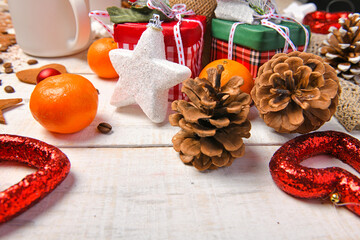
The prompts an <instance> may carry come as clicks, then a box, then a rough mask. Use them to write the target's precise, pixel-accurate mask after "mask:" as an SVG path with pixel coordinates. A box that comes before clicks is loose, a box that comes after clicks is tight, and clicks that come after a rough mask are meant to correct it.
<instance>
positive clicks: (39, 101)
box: [29, 73, 98, 133]
mask: <svg viewBox="0 0 360 240" xmlns="http://www.w3.org/2000/svg"><path fill="white" fill-rule="evenodd" d="M29 105H30V111H31V113H32V115H33V117H34V118H35V120H36V121H38V122H39V123H40V124H41V125H42V126H43V127H44V128H46V129H47V130H49V131H51V132H57V133H74V132H77V131H80V130H81V129H83V128H85V127H87V126H88V125H90V123H91V122H92V121H93V120H94V118H95V116H96V113H97V107H98V92H97V90H96V88H95V87H94V86H93V84H92V83H91V82H90V81H89V80H88V79H86V78H84V77H82V76H80V75H77V74H70V73H63V74H60V75H55V76H51V77H48V78H46V79H45V80H43V81H41V82H40V83H38V84H37V85H36V87H35V88H34V91H33V92H32V93H31V96H30V103H29Z"/></svg>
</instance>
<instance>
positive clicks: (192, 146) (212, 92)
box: [169, 66, 251, 171]
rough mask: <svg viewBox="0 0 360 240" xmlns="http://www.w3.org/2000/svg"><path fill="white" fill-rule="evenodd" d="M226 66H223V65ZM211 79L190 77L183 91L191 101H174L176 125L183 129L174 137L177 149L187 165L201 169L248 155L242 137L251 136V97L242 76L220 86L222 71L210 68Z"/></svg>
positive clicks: (224, 163) (171, 119) (228, 162)
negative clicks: (244, 90)
mask: <svg viewBox="0 0 360 240" xmlns="http://www.w3.org/2000/svg"><path fill="white" fill-rule="evenodd" d="M221 67H222V66H221ZM207 73H208V79H200V78H195V79H192V78H189V79H187V80H185V81H184V82H183V86H182V89H181V90H182V92H184V93H185V94H186V95H187V96H188V97H189V100H190V102H187V101H184V100H177V101H174V102H173V103H172V105H171V107H172V110H174V111H176V112H177V113H174V114H172V115H170V116H169V121H170V123H171V125H173V126H179V127H180V128H181V130H180V131H179V132H178V133H177V134H176V135H175V136H174V137H173V139H172V142H173V144H174V149H175V150H176V151H177V152H179V153H180V158H181V160H182V161H183V162H184V163H185V164H190V165H193V166H194V167H195V168H197V169H198V170H200V171H203V170H206V169H216V168H218V167H223V166H230V165H231V164H232V163H233V161H234V159H235V158H237V157H241V156H242V155H243V154H244V151H245V146H244V143H243V140H242V138H243V137H245V138H248V137H250V133H249V131H250V128H251V125H250V121H249V120H248V119H247V116H248V113H249V109H250V103H251V98H250V95H249V94H247V93H243V92H241V90H240V86H241V85H242V84H243V79H242V78H241V77H232V78H231V79H230V80H229V82H228V83H227V84H225V85H224V86H222V87H220V76H221V71H220V72H217V70H216V69H215V68H210V69H208V71H207Z"/></svg>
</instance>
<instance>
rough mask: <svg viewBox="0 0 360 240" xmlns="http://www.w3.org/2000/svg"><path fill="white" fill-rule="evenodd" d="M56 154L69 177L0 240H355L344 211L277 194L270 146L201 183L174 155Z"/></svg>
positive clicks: (357, 225)
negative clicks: (63, 160) (62, 159)
mask: <svg viewBox="0 0 360 240" xmlns="http://www.w3.org/2000/svg"><path fill="white" fill-rule="evenodd" d="M62 150H63V151H64V152H65V153H66V154H67V156H68V157H69V159H70V161H71V163H72V168H71V171H70V175H69V176H68V177H67V178H66V179H65V181H64V182H63V183H62V184H61V185H60V186H59V187H58V188H57V189H55V191H54V192H52V193H51V194H50V195H48V196H47V197H46V198H44V199H43V200H41V201H40V202H39V203H37V204H36V205H35V206H33V207H31V208H30V209H28V210H27V211H26V212H24V213H23V214H21V215H20V216H18V217H16V218H15V219H13V220H12V221H10V222H7V223H5V224H2V225H0V236H1V237H2V239H18V240H21V239H34V238H37V239H85V238H86V239H140V240H141V239H158V240H161V239H357V237H358V236H359V234H360V222H359V218H358V217H357V216H356V215H354V214H353V213H351V212H350V211H348V210H347V209H345V208H336V209H334V207H333V206H332V205H331V204H330V203H328V202H323V203H321V202H319V201H303V200H299V199H296V198H293V197H291V196H289V195H287V194H285V193H284V192H282V191H281V190H280V189H279V188H277V186H276V185H275V184H274V182H273V181H272V178H271V176H270V173H269V169H268V163H269V160H270V158H271V156H272V154H273V153H274V152H275V151H276V150H277V147H274V146H265V147H260V146H250V147H247V148H246V154H245V156H244V157H242V158H240V159H237V160H236V161H235V162H234V164H233V165H232V166H230V167H228V168H223V169H219V170H216V171H206V172H203V173H201V172H198V171H197V170H195V169H194V168H193V167H189V166H185V165H184V164H182V163H181V161H180V160H179V157H178V154H177V153H176V152H175V151H174V150H173V149H172V148H136V149H131V148H128V149H119V148H110V149H109V148H106V149H86V150H84V149H82V148H80V149H74V148H64V149H62ZM313 160H314V161H315V163H316V164H317V161H318V160H319V159H318V158H315V159H313ZM325 160H326V159H325ZM319 161H320V162H324V157H322V158H320V160H319ZM308 164H310V165H311V163H308ZM313 164H314V163H313ZM316 164H315V165H316ZM327 164H328V163H327ZM325 166H326V165H325ZM14 169H15V170H16V167H14ZM14 169H13V170H14ZM13 170H11V169H10V168H7V171H0V183H2V182H3V181H4V180H6V177H7V176H8V173H7V172H10V174H11V175H13V176H18V177H19V179H20V178H21V174H23V172H22V171H20V172H18V173H16V172H17V171H15V172H14V171H13Z"/></svg>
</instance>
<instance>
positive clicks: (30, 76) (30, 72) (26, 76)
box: [16, 63, 67, 84]
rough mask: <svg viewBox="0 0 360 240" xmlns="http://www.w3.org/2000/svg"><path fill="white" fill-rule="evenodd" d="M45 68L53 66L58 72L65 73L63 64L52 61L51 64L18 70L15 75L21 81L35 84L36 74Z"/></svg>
mask: <svg viewBox="0 0 360 240" xmlns="http://www.w3.org/2000/svg"><path fill="white" fill-rule="evenodd" d="M46 68H53V69H55V70H57V71H59V72H60V73H66V72H67V71H66V68H65V66H63V65H61V64H57V63H53V64H47V65H44V66H42V67H39V68H30V69H25V70H22V71H19V72H17V73H16V77H17V78H18V79H19V81H21V82H24V83H30V84H37V82H36V79H37V76H38V75H39V73H40V72H41V71H42V70H44V69H46Z"/></svg>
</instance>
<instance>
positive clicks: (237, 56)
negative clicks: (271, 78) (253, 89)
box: [211, 38, 304, 78]
mask: <svg viewBox="0 0 360 240" xmlns="http://www.w3.org/2000/svg"><path fill="white" fill-rule="evenodd" d="M297 49H298V50H299V51H303V50H304V46H298V47H297ZM283 51H284V49H283V48H278V49H274V50H269V51H258V50H254V49H251V48H247V47H244V46H241V45H237V44H234V46H233V54H232V56H233V60H235V61H237V62H239V63H241V64H243V65H244V66H245V67H246V68H247V69H249V71H250V73H251V75H252V76H253V77H254V78H255V77H256V76H257V73H258V69H259V68H260V66H261V65H263V64H264V63H266V62H267V61H269V60H270V59H271V58H272V57H273V56H274V55H275V54H277V53H282V52H283ZM287 52H292V49H291V48H289V49H288V51H287ZM223 58H228V42H227V41H223V40H220V39H217V38H212V41H211V61H214V60H216V59H223Z"/></svg>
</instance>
